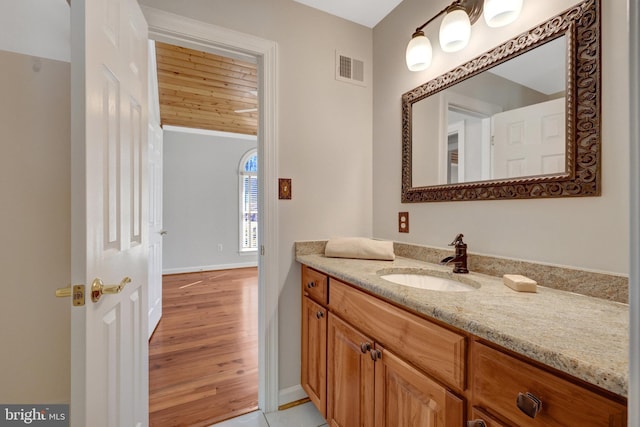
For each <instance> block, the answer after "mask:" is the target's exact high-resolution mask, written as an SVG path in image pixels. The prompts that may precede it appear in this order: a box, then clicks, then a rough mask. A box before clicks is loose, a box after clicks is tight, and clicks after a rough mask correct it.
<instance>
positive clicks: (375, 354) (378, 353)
mask: <svg viewBox="0 0 640 427" xmlns="http://www.w3.org/2000/svg"><path fill="white" fill-rule="evenodd" d="M369 354H370V355H371V360H373V361H374V362H375V361H376V360H378V359H380V358H381V357H382V352H381V351H380V350H376V349H373V350H371V351H370V352H369Z"/></svg>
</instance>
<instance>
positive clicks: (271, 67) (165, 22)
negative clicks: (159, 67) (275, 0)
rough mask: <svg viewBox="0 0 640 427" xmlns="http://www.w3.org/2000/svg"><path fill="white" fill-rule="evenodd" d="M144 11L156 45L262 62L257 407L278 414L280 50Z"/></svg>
mask: <svg viewBox="0 0 640 427" xmlns="http://www.w3.org/2000/svg"><path fill="white" fill-rule="evenodd" d="M143 12H144V14H145V17H146V18H147V23H148V25H149V37H150V38H151V39H153V40H156V41H162V42H165V43H170V44H175V45H180V46H185V47H189V48H193V49H201V50H207V51H211V52H214V53H215V52H221V53H224V52H228V51H229V50H230V49H232V50H234V51H235V52H240V53H242V54H245V55H249V56H252V57H254V58H256V59H257V63H258V69H259V76H260V78H259V81H258V87H259V99H258V105H259V129H258V156H259V159H260V160H259V162H260V164H259V183H260V184H259V190H260V191H259V193H260V197H259V209H260V212H261V213H262V214H261V215H260V217H259V219H258V224H259V235H258V240H259V256H258V268H259V278H258V282H259V284H258V288H259V289H258V340H259V345H258V347H259V349H258V364H259V368H258V370H259V385H258V407H259V408H260V409H261V410H262V411H264V412H273V411H275V410H276V409H277V408H278V295H279V293H278V284H279V274H278V265H277V258H278V257H277V254H278V232H277V230H278V226H277V195H278V186H277V169H276V164H277V99H276V98H277V97H276V81H277V66H276V64H277V45H276V43H275V42H272V41H269V40H265V39H261V38H259V37H255V36H251V35H247V34H243V33H239V32H236V31H229V30H228V29H226V28H222V27H219V26H216V25H212V24H205V23H203V22H200V21H196V20H192V19H189V18H185V17H182V16H178V15H174V14H171V13H168V12H164V11H161V10H157V9H153V8H148V7H143Z"/></svg>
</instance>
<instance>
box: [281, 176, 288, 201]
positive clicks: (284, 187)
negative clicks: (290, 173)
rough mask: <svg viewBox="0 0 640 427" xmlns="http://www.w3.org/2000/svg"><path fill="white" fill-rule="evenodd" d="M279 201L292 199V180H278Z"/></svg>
mask: <svg viewBox="0 0 640 427" xmlns="http://www.w3.org/2000/svg"><path fill="white" fill-rule="evenodd" d="M278 199H280V200H290V199H291V178H279V179H278Z"/></svg>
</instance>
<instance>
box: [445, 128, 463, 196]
mask: <svg viewBox="0 0 640 427" xmlns="http://www.w3.org/2000/svg"><path fill="white" fill-rule="evenodd" d="M458 182H464V121H459V122H456V123H453V124H450V125H449V132H448V136H447V184H457V183H458Z"/></svg>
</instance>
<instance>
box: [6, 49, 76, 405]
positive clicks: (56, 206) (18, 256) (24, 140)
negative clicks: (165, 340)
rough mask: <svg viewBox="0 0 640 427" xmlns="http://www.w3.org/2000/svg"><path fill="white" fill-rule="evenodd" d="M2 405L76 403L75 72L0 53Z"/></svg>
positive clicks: (52, 63) (58, 64)
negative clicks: (61, 293)
mask: <svg viewBox="0 0 640 427" xmlns="http://www.w3.org/2000/svg"><path fill="white" fill-rule="evenodd" d="M0 69H2V78H1V79H0V93H1V94H2V96H0V129H2V143H1V144H2V154H1V155H0V198H1V202H0V205H1V206H2V208H1V209H0V242H2V245H0V267H1V271H2V274H1V275H0V289H2V298H0V325H2V326H1V327H0V333H1V334H2V335H1V337H0V342H1V345H0V402H2V403H15V404H24V403H67V402H69V396H70V385H69V384H70V370H69V368H70V367H69V356H70V354H69V349H70V335H69V331H70V326H69V313H70V310H69V306H70V304H71V302H70V301H69V299H64V300H59V299H56V298H55V297H54V292H55V289H56V288H57V287H63V286H66V285H67V284H68V283H69V280H70V271H69V265H70V250H71V246H70V245H71V243H70V225H71V224H70V219H69V215H70V124H69V120H70V115H69V109H70V96H69V91H70V88H69V74H70V66H69V64H68V63H66V62H59V61H53V60H49V59H42V58H36V57H31V56H27V55H21V54H17V53H9V52H5V51H0Z"/></svg>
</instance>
